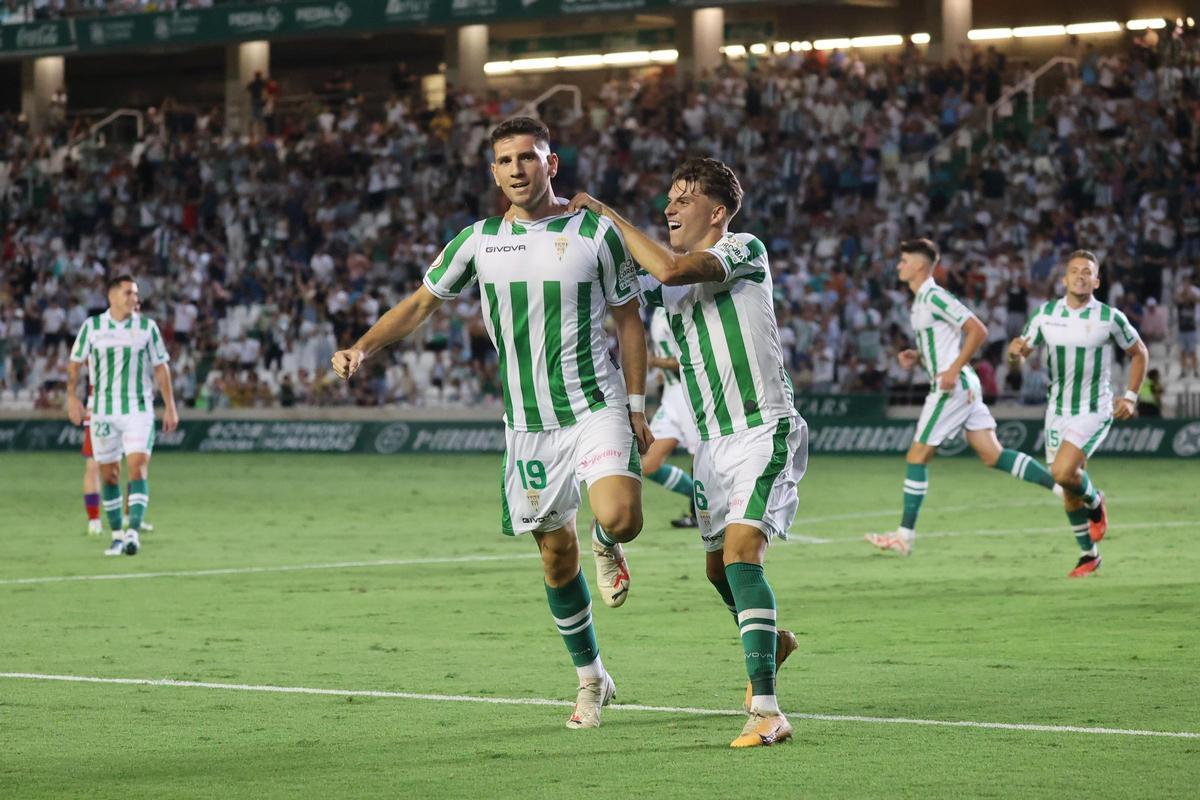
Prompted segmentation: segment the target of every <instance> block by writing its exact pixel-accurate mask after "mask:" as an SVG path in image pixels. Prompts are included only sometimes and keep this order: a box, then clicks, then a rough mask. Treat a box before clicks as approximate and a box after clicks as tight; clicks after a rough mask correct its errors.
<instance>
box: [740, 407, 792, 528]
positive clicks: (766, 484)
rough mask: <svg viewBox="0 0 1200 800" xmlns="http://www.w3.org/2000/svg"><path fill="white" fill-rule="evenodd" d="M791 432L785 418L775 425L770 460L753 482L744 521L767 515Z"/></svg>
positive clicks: (781, 469) (784, 461)
mask: <svg viewBox="0 0 1200 800" xmlns="http://www.w3.org/2000/svg"><path fill="white" fill-rule="evenodd" d="M791 432H792V423H791V421H790V420H789V419H788V418H787V417H784V418H783V419H781V420H779V422H778V423H777V424H776V425H775V434H774V435H773V436H772V437H771V460H770V461H768V462H767V466H766V468H765V469H764V470H763V471H762V474H761V475H759V476H758V478H757V480H755V481H754V494H752V495H750V500H749V502H747V503H746V513H745V518H746V519H756V520H761V519H762V518H763V516H764V515H765V514H766V513H767V501H768V500H770V499H771V490H772V489H773V488H775V479H776V478H778V477H779V473H781V472H783V468H784V467H785V466H787V461H788V457H787V456H788V446H787V440H788V434H790V433H791Z"/></svg>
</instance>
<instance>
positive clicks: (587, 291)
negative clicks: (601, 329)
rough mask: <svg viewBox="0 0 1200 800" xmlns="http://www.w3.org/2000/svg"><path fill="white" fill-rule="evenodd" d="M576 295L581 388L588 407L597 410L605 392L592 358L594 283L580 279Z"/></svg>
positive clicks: (577, 356)
mask: <svg viewBox="0 0 1200 800" xmlns="http://www.w3.org/2000/svg"><path fill="white" fill-rule="evenodd" d="M577 286H578V287H579V288H578V294H577V295H576V308H577V312H576V315H575V323H576V324H575V330H576V331H577V333H576V336H577V337H578V341H577V342H576V345H575V363H576V365H577V366H578V367H579V388H580V389H582V390H583V396H584V398H586V399H587V404H588V408H589V409H590V410H592V411H595V410H596V409H597V408H601V407H603V406H604V405H605V402H604V392H603V391H601V390H600V383H599V381H597V380H596V365H595V363H594V361H593V360H592V283H591V281H580V282H579V283H578V284H577Z"/></svg>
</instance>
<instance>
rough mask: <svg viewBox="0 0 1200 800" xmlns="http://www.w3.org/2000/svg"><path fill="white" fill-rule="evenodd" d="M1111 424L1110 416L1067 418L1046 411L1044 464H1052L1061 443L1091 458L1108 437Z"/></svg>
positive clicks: (1095, 415)
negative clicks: (1068, 444) (1071, 446)
mask: <svg viewBox="0 0 1200 800" xmlns="http://www.w3.org/2000/svg"><path fill="white" fill-rule="evenodd" d="M1112 422H1113V418H1112V414H1100V413H1096V414H1074V415H1072V416H1069V417H1067V416H1061V415H1058V414H1054V413H1051V412H1049V411H1047V413H1046V443H1045V444H1046V463H1047V464H1053V463H1054V458H1055V456H1057V455H1058V448H1060V447H1061V446H1062V443H1063V442H1070V443H1071V444H1073V445H1075V446H1076V447H1078V448H1079V449H1080V450H1082V451H1083V454H1084V455H1085V456H1086V457H1088V458H1091V457H1092V453H1094V452H1096V450H1097V448H1099V447H1100V445H1101V443H1103V442H1104V437H1106V436H1108V431H1109V429H1110V428H1112Z"/></svg>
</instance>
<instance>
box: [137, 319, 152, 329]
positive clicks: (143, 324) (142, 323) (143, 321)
mask: <svg viewBox="0 0 1200 800" xmlns="http://www.w3.org/2000/svg"><path fill="white" fill-rule="evenodd" d="M138 327H140V328H141V329H142V330H146V329H147V328H149V327H150V320H148V319H146V318H145V317H142V319H141V320H140V322H139V323H138Z"/></svg>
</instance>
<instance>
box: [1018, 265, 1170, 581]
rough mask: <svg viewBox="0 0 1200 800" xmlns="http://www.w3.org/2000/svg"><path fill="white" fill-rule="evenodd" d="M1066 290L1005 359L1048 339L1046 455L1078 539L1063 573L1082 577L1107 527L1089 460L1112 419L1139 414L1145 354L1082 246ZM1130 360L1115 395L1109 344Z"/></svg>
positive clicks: (1095, 559)
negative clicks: (1103, 298) (1075, 554)
mask: <svg viewBox="0 0 1200 800" xmlns="http://www.w3.org/2000/svg"><path fill="white" fill-rule="evenodd" d="M1063 284H1064V285H1065V286H1066V294H1065V296H1063V297H1061V298H1057V299H1054V300H1051V301H1049V302H1047V303H1045V304H1043V305H1042V307H1041V308H1039V309H1038V310H1037V311H1036V312H1034V315H1033V316H1032V317H1030V318H1029V321H1028V322H1027V323H1026V325H1025V330H1024V331H1022V333H1021V335H1020V336H1018V337H1016V338H1015V339H1013V340H1012V341H1011V342H1010V343H1009V346H1008V358H1009V362H1010V363H1011V364H1012V365H1013V366H1014V367H1016V366H1020V364H1021V362H1022V361H1023V360H1024V359H1025V357H1026V356H1028V355H1029V354H1030V353H1031V352H1033V351H1034V349H1036V348H1038V347H1041V346H1042V345H1045V346H1046V355H1047V362H1048V363H1047V367H1048V369H1049V372H1050V391H1049V394H1048V396H1047V399H1046V433H1045V439H1046V461H1047V463H1049V464H1050V471H1051V473H1052V474H1053V475H1054V480H1056V481H1057V482H1058V484H1059V485H1060V486H1062V487H1063V489H1064V495H1063V504H1064V505H1065V506H1066V510H1067V520H1068V521H1069V522H1070V524H1071V532H1072V533H1074V534H1075V541H1076V542H1078V543H1079V549H1080V551H1081V553H1080V556H1079V561H1078V562H1077V563H1076V564H1075V568H1074V569H1073V570H1071V572H1070V573H1069V574H1068V575H1069V577H1072V578H1083V577H1086V576H1088V575H1091V574H1092V573H1094V572H1095V571H1096V570H1098V569H1100V547H1099V542H1100V540H1101V539H1103V538H1104V534H1105V533H1106V532H1107V531H1108V510H1107V509H1106V507H1105V502H1104V493H1103V492H1101V491H1100V490H1099V489H1098V488H1096V486H1095V484H1093V483H1092V480H1091V478H1090V477H1089V476H1088V474H1087V471H1086V469H1087V460H1088V458H1089V457H1091V455H1092V454H1093V453H1095V452H1096V450H1097V449H1098V448H1099V447H1100V445H1101V444H1102V443H1103V442H1104V439H1105V437H1106V436H1108V431H1109V429H1110V428H1111V427H1112V423H1113V420H1114V419H1132V418H1133V417H1135V416H1136V415H1137V401H1138V391H1139V390H1140V389H1141V388H1142V381H1143V380H1144V379H1145V377H1146V364H1147V362H1148V360H1149V355H1148V353H1147V351H1146V345H1145V344H1143V343H1142V340H1141V337H1139V336H1138V332H1137V331H1136V330H1134V328H1133V326H1132V325H1130V324H1129V320H1128V319H1127V318H1126V317H1125V315H1124V314H1122V313H1121V312H1120V311H1118V310H1117V309H1115V308H1113V307H1112V306H1109V305H1105V304H1104V303H1101V302H1100V301H1099V300H1097V299H1096V297H1095V294H1094V293H1095V291H1096V290H1097V289H1099V288H1100V262H1099V261H1098V260H1097V258H1096V256H1095V255H1094V254H1093V253H1091V252H1089V251H1087V250H1076V251H1075V252H1074V253H1072V254H1071V256H1070V257H1069V258H1068V259H1067V274H1066V275H1065V276H1063ZM1110 342H1115V343H1116V344H1117V346H1118V347H1120V348H1121V349H1122V350H1124V351H1125V352H1126V353H1127V354H1128V355H1129V359H1130V364H1129V384H1128V387H1127V388H1126V390H1125V394H1124V395H1122V396H1121V397H1118V398H1116V400H1115V401H1114V400H1113V394H1112V376H1111V367H1112V347H1110V346H1109V343H1110Z"/></svg>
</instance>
